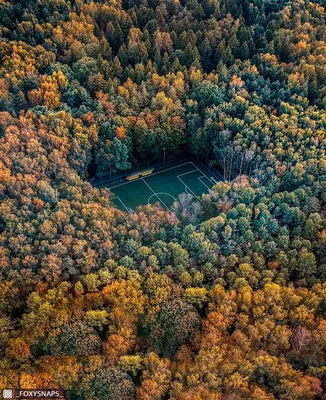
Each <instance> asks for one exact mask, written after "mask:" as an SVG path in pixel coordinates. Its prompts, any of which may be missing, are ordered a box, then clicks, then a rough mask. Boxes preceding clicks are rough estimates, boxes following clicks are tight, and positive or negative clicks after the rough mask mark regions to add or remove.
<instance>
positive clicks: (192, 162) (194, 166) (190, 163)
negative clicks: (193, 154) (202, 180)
mask: <svg viewBox="0 0 326 400" xmlns="http://www.w3.org/2000/svg"><path fill="white" fill-rule="evenodd" d="M190 164H192V165H193V166H194V167H195V168H197V167H196V165H195V164H194V163H193V162H192V161H190ZM197 169H198V171H200V173H202V174H203V175H204V176H205V177H206V178H207V179H208V180H210V179H209V177H208V176H207V175H206V174H205V172H203V171H202V170H201V169H199V168H197Z"/></svg>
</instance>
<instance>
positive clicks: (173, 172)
mask: <svg viewBox="0 0 326 400" xmlns="http://www.w3.org/2000/svg"><path fill="white" fill-rule="evenodd" d="M210 178H211V177H210V176H207V174H206V173H203V172H202V171H201V170H200V169H199V168H198V167H197V166H196V165H195V164H194V163H192V162H188V163H185V164H181V165H179V166H176V167H173V168H169V169H167V170H165V171H162V172H155V171H154V173H153V174H151V175H148V176H147V177H144V178H139V179H136V180H134V181H131V182H128V181H124V182H122V183H120V184H116V185H114V186H112V187H110V190H111V192H112V193H113V194H114V198H113V202H114V203H115V205H116V206H117V207H118V208H120V209H121V210H123V211H128V212H133V211H134V210H136V208H137V207H138V206H141V205H146V204H155V203H159V204H161V205H162V207H164V208H166V209H169V208H170V207H171V206H172V204H173V202H174V201H176V200H177V199H178V196H179V195H180V194H181V193H184V192H186V193H189V194H191V195H194V196H200V195H201V194H202V193H204V192H207V191H208V190H209V189H210V188H211V187H212V186H213V182H212V181H211V180H210Z"/></svg>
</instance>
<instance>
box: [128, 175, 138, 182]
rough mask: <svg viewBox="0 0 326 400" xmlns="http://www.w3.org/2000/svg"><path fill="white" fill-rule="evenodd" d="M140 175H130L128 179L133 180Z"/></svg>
mask: <svg viewBox="0 0 326 400" xmlns="http://www.w3.org/2000/svg"><path fill="white" fill-rule="evenodd" d="M139 176H140V175H139V174H137V175H131V176H128V177H127V181H132V180H133V179H137V178H139Z"/></svg>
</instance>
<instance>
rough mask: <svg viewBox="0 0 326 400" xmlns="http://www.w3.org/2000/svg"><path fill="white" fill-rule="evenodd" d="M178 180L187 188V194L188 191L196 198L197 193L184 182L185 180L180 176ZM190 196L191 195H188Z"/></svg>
mask: <svg viewBox="0 0 326 400" xmlns="http://www.w3.org/2000/svg"><path fill="white" fill-rule="evenodd" d="M192 172H195V171H192ZM177 178H178V179H179V181H180V182H181V183H182V184H183V185H184V186H185V189H186V192H187V189H188V190H189V191H190V192H191V193H192V195H193V196H196V195H195V193H194V192H193V191H192V190H191V189H190V187H189V186H188V185H186V184H185V183H184V182H183V180H182V179H181V178H180V175H178V176H177ZM188 194H190V193H188Z"/></svg>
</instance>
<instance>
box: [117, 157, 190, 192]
mask: <svg viewBox="0 0 326 400" xmlns="http://www.w3.org/2000/svg"><path fill="white" fill-rule="evenodd" d="M187 164H192V165H194V164H193V163H192V162H190V161H188V162H186V163H183V164H180V165H176V166H175V167H171V168H168V169H165V170H164V171H159V172H154V173H153V174H150V175H148V176H147V178H149V177H150V176H154V175H158V174H162V173H163V172H166V171H170V170H171V169H174V168H179V167H182V166H183V165H187ZM194 167H195V168H197V167H196V166H194ZM141 179H142V180H144V178H143V177H140V178H137V179H134V180H132V181H130V182H124V183H119V185H115V186H112V187H109V189H110V190H111V189H114V188H116V187H119V186H123V185H128V183H133V182H137V181H139V180H141Z"/></svg>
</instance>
